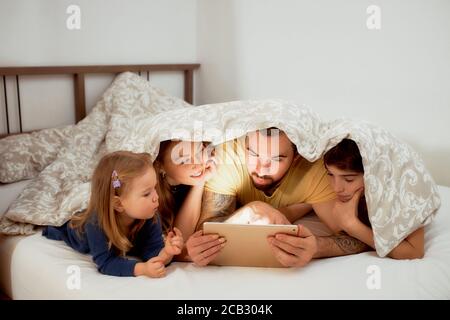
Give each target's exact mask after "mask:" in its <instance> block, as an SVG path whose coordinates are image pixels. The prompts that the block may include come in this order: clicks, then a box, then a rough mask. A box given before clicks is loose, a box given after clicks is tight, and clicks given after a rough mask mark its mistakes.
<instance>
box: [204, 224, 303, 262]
mask: <svg viewBox="0 0 450 320" xmlns="http://www.w3.org/2000/svg"><path fill="white" fill-rule="evenodd" d="M297 231H298V227H297V226H296V225H286V224H269V225H256V224H231V223H223V222H205V223H204V224H203V234H210V233H218V234H219V235H220V236H222V237H224V238H225V239H226V240H227V242H226V244H225V247H223V248H222V250H221V252H220V253H219V255H218V256H217V257H216V258H215V259H214V260H213V261H212V262H211V264H215V265H220V266H243V267H272V268H273V267H275V268H281V267H284V266H283V265H282V264H281V263H279V262H278V260H277V259H276V258H275V256H274V255H273V253H272V250H271V249H270V246H269V243H268V242H267V237H268V236H271V235H275V234H277V233H286V234H292V235H296V234H297Z"/></svg>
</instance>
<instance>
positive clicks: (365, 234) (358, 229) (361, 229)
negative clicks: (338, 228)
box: [345, 220, 375, 249]
mask: <svg viewBox="0 0 450 320" xmlns="http://www.w3.org/2000/svg"><path fill="white" fill-rule="evenodd" d="M345 231H346V232H347V233H348V235H349V236H352V237H353V238H356V239H358V240H360V241H362V242H364V243H365V244H367V245H368V246H369V247H371V248H372V249H375V241H374V240H373V231H372V229H370V228H369V227H368V226H366V225H365V224H364V223H362V222H361V221H359V220H358V221H356V222H355V223H354V225H353V226H351V227H349V228H347V230H345Z"/></svg>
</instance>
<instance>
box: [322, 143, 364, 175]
mask: <svg viewBox="0 0 450 320" xmlns="http://www.w3.org/2000/svg"><path fill="white" fill-rule="evenodd" d="M323 162H324V164H325V166H329V165H333V166H336V167H338V168H339V169H340V170H350V171H354V172H361V173H364V167H363V164H362V158H361V153H359V149H358V145H357V144H356V142H355V141H353V140H350V139H343V140H342V141H341V142H339V143H338V144H337V145H336V146H334V147H333V148H331V149H330V150H329V151H328V152H327V153H325V155H324V156H323Z"/></svg>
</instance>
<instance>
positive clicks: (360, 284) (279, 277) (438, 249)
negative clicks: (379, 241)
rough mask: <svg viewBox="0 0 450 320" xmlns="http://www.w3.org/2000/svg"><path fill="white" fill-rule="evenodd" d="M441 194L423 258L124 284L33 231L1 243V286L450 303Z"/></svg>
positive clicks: (190, 272)
mask: <svg viewBox="0 0 450 320" xmlns="http://www.w3.org/2000/svg"><path fill="white" fill-rule="evenodd" d="M11 188H12V187H8V188H6V187H5V186H2V187H1V188H0V199H1V201H3V200H4V199H6V198H8V197H9V198H11V194H12V193H17V190H19V189H20V188H19V187H17V186H16V187H15V188H16V189H15V190H14V191H11V190H12V189H11ZM6 189H7V190H6ZM439 191H440V194H441V197H442V206H441V208H440V210H439V212H438V214H437V215H436V218H435V219H434V221H433V222H432V223H431V224H430V225H428V226H427V227H426V228H425V257H424V258H423V259H421V260H393V259H389V258H379V257H378V256H376V254H375V252H365V253H361V254H357V255H350V256H343V257H335V258H327V259H316V260H313V261H312V262H311V263H310V264H309V265H307V266H306V267H303V268H286V269H284V268H248V267H218V266H207V267H196V266H194V265H193V264H191V263H182V262H174V263H172V264H171V265H170V266H168V272H167V276H166V277H165V278H161V279H151V278H146V277H136V278H133V277H129V278H121V277H112V276H106V275H102V274H100V273H99V272H98V271H97V269H96V267H95V265H94V263H93V262H92V259H91V258H90V256H88V255H82V254H79V253H77V252H75V251H73V250H72V249H71V248H69V247H67V246H66V245H65V244H64V243H63V242H60V241H53V240H48V239H46V238H44V237H42V236H41V234H40V233H37V234H34V235H31V236H27V237H24V236H20V237H18V236H9V237H6V236H3V237H1V238H0V261H1V263H0V266H1V270H0V281H1V288H2V289H3V290H4V292H5V293H6V294H7V295H9V296H10V297H12V298H13V299H152V300H153V299H154V300H161V299H163V300H166V299H175V300H177V299H186V300H191V299H207V300H211V299H213V300H216V299H217V300H230V299H261V300H263V299H264V300H266V299H267V300H278V299H287V300H290V299H450V188H448V187H442V186H440V187H439ZM5 192H6V193H9V195H5V196H4V193H5ZM19 192H20V191H19ZM310 222H311V221H310ZM316 223H317V222H316Z"/></svg>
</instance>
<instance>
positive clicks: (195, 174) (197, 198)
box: [154, 140, 216, 260]
mask: <svg viewBox="0 0 450 320" xmlns="http://www.w3.org/2000/svg"><path fill="white" fill-rule="evenodd" d="M154 167H155V169H156V172H157V176H158V185H157V191H158V195H159V212H160V214H161V218H162V224H163V229H164V231H165V233H167V232H169V231H170V230H171V229H172V228H173V227H177V228H178V229H180V230H181V233H182V234H183V237H184V239H185V240H187V239H188V238H189V237H190V236H191V235H192V233H193V232H194V231H195V226H196V224H197V222H198V219H199V217H200V209H201V204H202V195H203V188H204V186H205V182H206V181H207V180H208V179H209V178H210V177H211V176H212V175H213V174H214V172H215V168H216V164H215V160H214V158H213V148H211V147H210V146H209V144H207V143H204V142H190V141H170V140H166V141H163V142H161V143H160V148H159V154H158V156H157V158H156V160H155V161H154ZM178 258H179V259H182V260H183V259H185V258H187V257H186V255H185V254H183V255H182V256H181V257H178Z"/></svg>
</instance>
